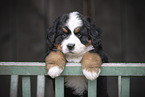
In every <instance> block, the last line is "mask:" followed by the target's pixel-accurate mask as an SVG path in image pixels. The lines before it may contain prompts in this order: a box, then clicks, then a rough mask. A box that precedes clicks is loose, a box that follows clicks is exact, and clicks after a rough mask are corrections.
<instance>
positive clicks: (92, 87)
mask: <svg viewBox="0 0 145 97" xmlns="http://www.w3.org/2000/svg"><path fill="white" fill-rule="evenodd" d="M88 97H97V80H93V81H91V80H88Z"/></svg>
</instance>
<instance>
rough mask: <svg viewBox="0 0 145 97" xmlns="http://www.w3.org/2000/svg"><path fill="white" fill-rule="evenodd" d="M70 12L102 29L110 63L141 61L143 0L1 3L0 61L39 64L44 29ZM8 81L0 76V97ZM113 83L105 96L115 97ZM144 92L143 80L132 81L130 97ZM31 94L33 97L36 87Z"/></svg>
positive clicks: (144, 51)
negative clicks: (93, 22)
mask: <svg viewBox="0 0 145 97" xmlns="http://www.w3.org/2000/svg"><path fill="white" fill-rule="evenodd" d="M71 11H79V12H80V13H82V14H84V15H86V16H90V17H91V18H92V19H93V20H94V21H95V23H96V25H97V26H99V27H100V28H101V29H102V30H103V46H104V50H105V52H106V54H107V55H108V58H109V61H110V62H117V63H118V62H140V63H142V62H145V27H144V26H145V1H143V0H138V1H137V0H0V61H1V62H3V61H4V62H10V61H16V62H17V61H20V62H21V61H22V62H25V61H27V62H28V61H30V62H34V61H35V62H42V61H43V60H44V56H45V54H46V51H47V44H46V41H45V36H46V33H45V30H46V28H48V27H50V26H51V25H52V23H53V21H54V20H55V19H56V18H57V17H59V16H61V15H62V14H64V13H68V12H71ZM32 80H36V77H35V76H34V77H33V76H32ZM9 82H10V77H9V76H0V91H1V94H0V96H1V95H2V96H1V97H9ZM19 83H20V84H21V79H20V81H19ZM117 84H118V83H117V77H108V93H109V95H110V97H117V95H118V93H117V91H118V89H117ZM32 85H34V86H35V85H36V82H34V83H32ZM19 89H20V90H21V87H19ZM20 90H19V92H20V93H19V95H18V96H19V97H21V91H20ZM144 91H145V77H131V94H130V95H131V97H145V93H144ZM32 92H33V93H32V97H35V96H36V95H35V92H36V89H35V88H32ZM47 92H48V91H47ZM46 95H49V94H46Z"/></svg>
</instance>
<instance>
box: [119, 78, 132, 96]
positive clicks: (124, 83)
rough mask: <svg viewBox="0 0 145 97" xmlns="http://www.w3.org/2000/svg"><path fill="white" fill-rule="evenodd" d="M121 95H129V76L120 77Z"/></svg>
mask: <svg viewBox="0 0 145 97" xmlns="http://www.w3.org/2000/svg"><path fill="white" fill-rule="evenodd" d="M121 97H130V78H129V77H121Z"/></svg>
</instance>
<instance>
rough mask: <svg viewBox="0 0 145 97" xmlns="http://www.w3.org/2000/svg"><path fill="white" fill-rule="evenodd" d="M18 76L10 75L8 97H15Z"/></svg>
mask: <svg viewBox="0 0 145 97" xmlns="http://www.w3.org/2000/svg"><path fill="white" fill-rule="evenodd" d="M17 90H18V75H11V83H10V97H17Z"/></svg>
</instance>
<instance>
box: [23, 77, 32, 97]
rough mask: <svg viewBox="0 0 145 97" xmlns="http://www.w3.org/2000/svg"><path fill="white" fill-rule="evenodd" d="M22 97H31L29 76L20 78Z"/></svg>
mask: <svg viewBox="0 0 145 97" xmlns="http://www.w3.org/2000/svg"><path fill="white" fill-rule="evenodd" d="M22 97H31V84H30V76H23V77H22Z"/></svg>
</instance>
